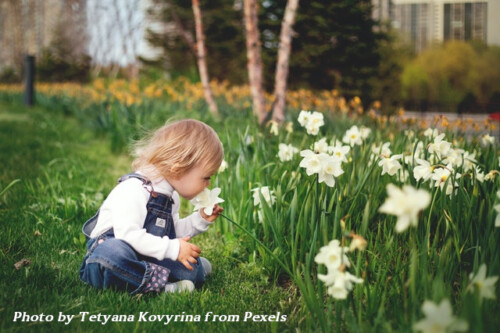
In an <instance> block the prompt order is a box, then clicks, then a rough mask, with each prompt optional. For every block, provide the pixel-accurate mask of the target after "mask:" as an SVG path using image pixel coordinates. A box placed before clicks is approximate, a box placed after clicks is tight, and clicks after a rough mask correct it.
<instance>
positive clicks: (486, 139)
mask: <svg viewBox="0 0 500 333" xmlns="http://www.w3.org/2000/svg"><path fill="white" fill-rule="evenodd" d="M494 143H495V137H494V136H491V135H489V134H485V135H483V136H482V137H481V145H482V146H483V147H488V146H490V145H492V144H494Z"/></svg>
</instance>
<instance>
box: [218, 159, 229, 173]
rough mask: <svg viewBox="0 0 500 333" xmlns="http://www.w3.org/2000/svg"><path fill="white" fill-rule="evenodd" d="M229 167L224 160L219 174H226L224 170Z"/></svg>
mask: <svg viewBox="0 0 500 333" xmlns="http://www.w3.org/2000/svg"><path fill="white" fill-rule="evenodd" d="M227 166H228V164H227V162H226V160H222V163H221V164H220V167H219V172H224V170H226V169H227Z"/></svg>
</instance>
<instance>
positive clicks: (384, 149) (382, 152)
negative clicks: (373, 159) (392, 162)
mask: <svg viewBox="0 0 500 333" xmlns="http://www.w3.org/2000/svg"><path fill="white" fill-rule="evenodd" d="M390 145H391V143H390V142H386V143H384V144H382V145H380V146H376V145H375V144H373V145H372V153H374V154H375V155H377V156H382V157H389V156H391V154H392V151H391V150H390V149H389V146H390Z"/></svg>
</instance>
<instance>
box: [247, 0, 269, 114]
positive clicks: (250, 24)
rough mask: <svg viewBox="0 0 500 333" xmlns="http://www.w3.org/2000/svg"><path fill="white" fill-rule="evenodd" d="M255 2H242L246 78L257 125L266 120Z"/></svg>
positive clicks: (249, 0)
mask: <svg viewBox="0 0 500 333" xmlns="http://www.w3.org/2000/svg"><path fill="white" fill-rule="evenodd" d="M257 13H258V4H257V0H244V16H245V35H246V45H247V58H248V78H249V81H250V91H251V94H252V101H253V105H252V106H253V113H254V114H255V115H256V116H257V118H258V121H259V124H263V123H264V121H265V120H266V116H267V111H266V100H265V98H264V90H263V88H262V59H261V45H260V40H259V28H258V16H257Z"/></svg>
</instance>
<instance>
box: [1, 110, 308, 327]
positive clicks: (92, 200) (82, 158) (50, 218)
mask: <svg viewBox="0 0 500 333" xmlns="http://www.w3.org/2000/svg"><path fill="white" fill-rule="evenodd" d="M0 166H1V171H0V193H2V192H3V194H1V195H0V223H1V228H0V246H1V252H0V263H1V266H0V267H1V268H2V269H1V270H0V281H1V283H2V287H3V288H2V289H3V290H2V292H1V293H0V330H1V331H2V332H3V331H23V332H24V331H62V330H68V331H89V330H93V331H94V330H95V331H99V330H111V331H127V332H128V331H151V330H153V329H162V328H164V327H165V328H175V329H176V330H179V331H207V332H210V331H235V330H236V331H288V330H289V331H292V330H293V331H295V327H297V326H298V325H299V322H300V321H301V320H303V319H304V317H305V316H306V314H304V313H301V312H300V310H299V309H300V306H299V302H298V300H297V295H296V293H295V291H294V290H292V289H289V290H286V289H283V288H281V287H279V286H275V285H274V284H273V283H271V282H269V279H268V277H267V276H266V275H265V274H264V271H263V270H262V269H261V268H260V267H259V266H258V265H257V264H255V263H254V262H253V260H251V258H252V257H251V255H249V254H248V253H246V252H245V251H244V250H243V249H242V247H240V246H239V244H240V242H241V240H240V239H236V238H231V237H225V238H223V237H221V236H220V235H219V234H218V233H217V228H213V230H210V231H209V232H207V233H205V234H204V235H201V236H199V237H197V238H196V239H195V240H194V242H195V243H196V244H198V245H199V246H200V247H201V248H202V251H203V255H204V256H206V257H207V258H209V259H210V260H211V261H212V264H213V266H214V274H213V275H212V276H211V277H210V278H209V279H208V281H207V282H206V284H205V285H204V287H203V288H202V289H201V290H198V291H196V292H194V293H192V294H175V295H172V294H161V295H145V296H142V297H137V296H136V297H131V296H129V295H128V294H126V293H123V292H116V291H97V290H94V289H91V288H89V287H87V286H86V285H84V284H83V283H82V282H80V280H79V278H78V269H79V266H80V263H81V260H82V258H83V255H84V251H85V240H84V239H83V237H82V235H81V233H80V229H81V225H82V223H83V222H84V221H85V220H86V219H87V218H89V217H90V216H91V215H93V214H94V213H95V211H96V209H97V208H98V207H99V205H100V203H101V202H102V200H103V199H104V198H105V197H106V195H107V193H108V192H109V191H110V190H111V189H112V187H113V186H114V184H115V182H116V179H117V178H118V177H119V176H120V175H122V174H124V173H127V172H129V168H130V158H129V157H127V156H126V155H116V154H113V153H111V152H110V149H109V143H108V139H107V138H105V137H99V136H97V135H96V134H95V133H94V132H92V131H90V130H89V129H87V128H85V127H83V126H81V125H80V124H78V123H77V121H76V120H75V119H74V118H68V117H64V116H63V115H61V114H59V113H58V112H56V111H54V110H47V109H42V108H39V107H35V108H32V109H27V108H25V107H23V106H20V105H18V104H7V103H6V102H3V103H0ZM16 180H18V181H16ZM9 184H11V185H12V186H11V187H10V188H8V189H7V190H6V191H4V190H5V189H6V188H7V187H8V185H9ZM183 207H184V213H186V214H187V213H189V210H188V206H187V204H184V205H183ZM22 259H27V260H29V261H30V264H29V265H26V266H23V267H21V268H20V269H16V268H15V267H14V264H15V263H17V262H19V261H20V260H22ZM145 312H147V315H146V314H145ZM209 312H212V314H209ZM246 312H251V313H253V314H254V315H266V316H269V317H266V318H263V317H253V318H247V319H246V321H245V313H246ZM278 312H279V313H280V315H286V316H287V319H286V321H284V322H276V321H272V322H262V321H255V322H254V321H253V320H263V319H267V320H276V314H277V313H278ZM16 313H17V314H16ZM87 313H88V314H87ZM141 313H142V315H141ZM41 314H43V316H42V315H41ZM207 314H209V317H207ZM60 315H65V316H66V315H71V316H73V315H74V317H73V319H72V320H71V322H70V323H69V324H68V325H66V324H65V323H64V322H61V321H59V320H60V319H61V320H62V317H60ZM91 315H96V316H95V317H90V316H91ZM99 315H100V316H99ZM109 315H111V316H113V315H117V316H116V317H115V318H113V317H108V316H109ZM162 315H179V316H177V318H175V317H172V318H171V322H170V323H169V324H168V325H167V326H165V323H166V322H167V320H168V319H167V317H160V316H162ZM189 315H191V317H190V316H189ZM197 315H198V316H197ZM215 315H220V317H215ZM229 315H235V316H229ZM270 315H274V316H275V317H272V316H270ZM50 316H53V318H51V317H50ZM118 316H120V317H118ZM238 316H239V318H238ZM16 317H20V318H19V319H16V321H14V318H16ZM23 318H24V320H25V321H23ZM106 318H108V319H107V320H108V321H107V322H106V324H103V321H104V320H106ZM214 318H215V321H213V320H214ZM278 318H279V317H278ZM42 319H43V321H42ZM51 319H52V321H51V322H50V320H51ZM92 319H94V320H96V321H91V320H92ZM113 319H116V320H119V322H113V321H112V320H113ZM144 319H145V321H144ZM206 319H207V320H206ZM98 320H101V321H98ZM154 320H156V321H154ZM174 320H177V322H174ZM128 321H130V322H128Z"/></svg>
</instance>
